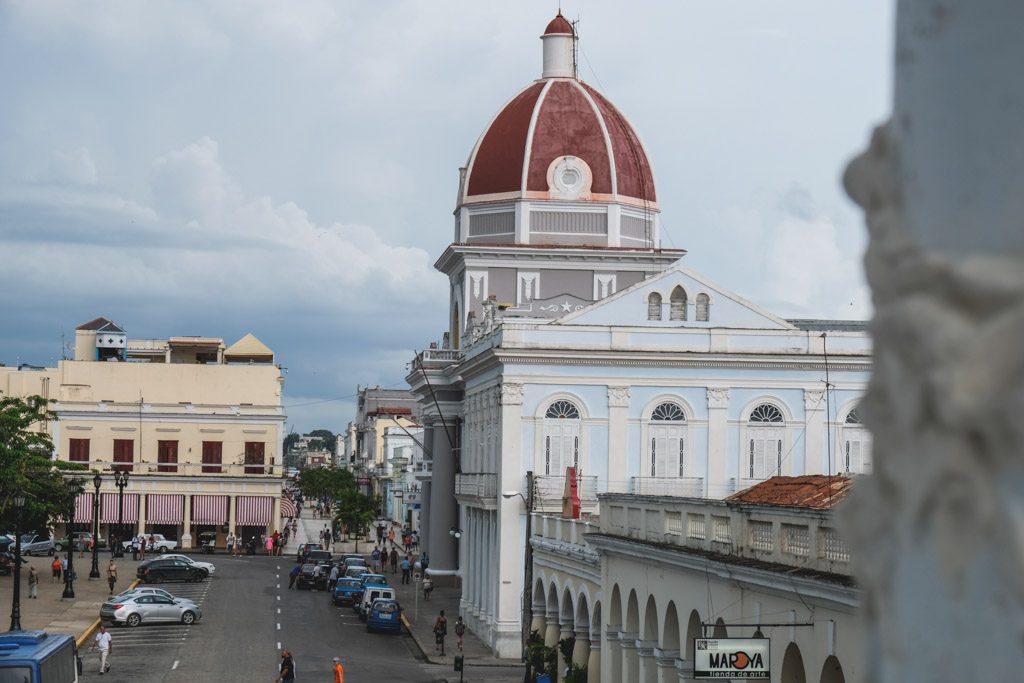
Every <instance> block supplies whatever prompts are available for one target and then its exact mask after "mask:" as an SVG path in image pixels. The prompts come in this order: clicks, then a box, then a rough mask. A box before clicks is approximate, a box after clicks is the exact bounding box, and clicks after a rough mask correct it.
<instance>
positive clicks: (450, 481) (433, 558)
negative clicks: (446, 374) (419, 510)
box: [427, 423, 459, 572]
mask: <svg viewBox="0 0 1024 683" xmlns="http://www.w3.org/2000/svg"><path fill="white" fill-rule="evenodd" d="M448 429H449V430H452V429H454V425H452V424H449V425H448ZM452 438H454V435H452ZM433 454H434V471H433V474H432V475H431V477H430V500H429V501H427V504H429V505H430V536H429V538H428V539H427V544H428V545H427V552H428V554H429V555H430V569H431V570H432V571H433V570H436V571H440V572H451V571H453V570H454V569H455V566H456V564H457V563H458V558H457V557H456V547H457V544H456V542H455V539H454V538H452V537H451V534H450V533H449V532H450V531H451V529H452V527H454V526H455V525H456V523H457V522H458V520H459V518H458V515H457V513H456V505H455V460H454V459H453V455H452V444H451V442H450V441H449V437H448V436H447V435H446V434H445V428H444V426H443V425H441V424H440V423H435V424H434V443H433Z"/></svg>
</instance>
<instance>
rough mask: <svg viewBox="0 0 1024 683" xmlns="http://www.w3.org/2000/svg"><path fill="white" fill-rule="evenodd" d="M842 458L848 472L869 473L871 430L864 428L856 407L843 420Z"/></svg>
mask: <svg viewBox="0 0 1024 683" xmlns="http://www.w3.org/2000/svg"><path fill="white" fill-rule="evenodd" d="M843 460H844V462H843V464H844V465H845V471H846V472H847V473H848V474H871V464H872V463H871V432H869V431H868V430H867V429H865V427H864V424H863V423H862V422H861V419H860V414H859V413H858V412H857V408H853V409H852V410H851V411H850V412H849V413H847V414H846V419H845V420H844V421H843Z"/></svg>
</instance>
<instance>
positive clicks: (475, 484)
mask: <svg viewBox="0 0 1024 683" xmlns="http://www.w3.org/2000/svg"><path fill="white" fill-rule="evenodd" d="M455 499H456V500H458V501H459V503H461V504H462V505H473V506H475V507H481V508H484V509H487V510H495V509H497V507H498V475H497V474H494V473H493V472H464V473H462V474H456V475H455Z"/></svg>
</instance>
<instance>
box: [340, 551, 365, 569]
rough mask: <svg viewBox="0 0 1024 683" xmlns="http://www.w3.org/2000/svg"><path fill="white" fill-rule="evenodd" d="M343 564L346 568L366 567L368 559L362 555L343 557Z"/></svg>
mask: <svg viewBox="0 0 1024 683" xmlns="http://www.w3.org/2000/svg"><path fill="white" fill-rule="evenodd" d="M341 563H342V564H344V565H345V566H346V567H357V566H358V567H365V566H366V558H365V557H363V556H362V555H351V554H349V555H342V556H341Z"/></svg>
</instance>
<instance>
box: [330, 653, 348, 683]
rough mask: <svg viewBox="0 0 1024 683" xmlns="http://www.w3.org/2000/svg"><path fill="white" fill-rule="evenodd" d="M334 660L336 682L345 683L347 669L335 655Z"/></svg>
mask: <svg viewBox="0 0 1024 683" xmlns="http://www.w3.org/2000/svg"><path fill="white" fill-rule="evenodd" d="M332 661H333V662H334V683H345V669H343V668H342V666H341V660H340V659H338V658H337V657H335V658H334V659H333V660H332Z"/></svg>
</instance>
